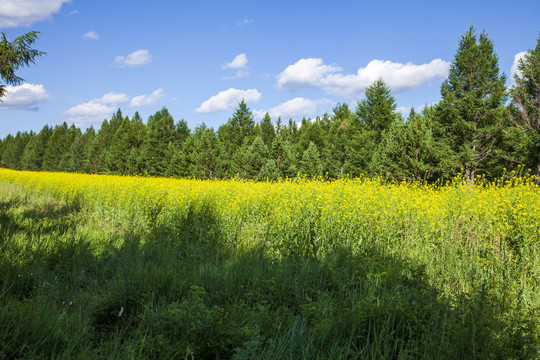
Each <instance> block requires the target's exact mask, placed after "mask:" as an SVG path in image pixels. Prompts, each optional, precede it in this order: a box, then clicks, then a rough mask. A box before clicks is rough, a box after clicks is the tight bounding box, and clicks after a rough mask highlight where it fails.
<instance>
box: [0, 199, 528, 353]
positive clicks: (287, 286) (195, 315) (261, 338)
mask: <svg viewBox="0 0 540 360" xmlns="http://www.w3.org/2000/svg"><path fill="white" fill-rule="evenodd" d="M16 206H19V205H18V204H16V203H13V204H10V203H6V202H4V203H2V204H0V226H1V229H2V236H3V238H2V245H1V253H0V275H1V277H0V279H1V280H0V281H1V283H0V284H1V285H0V329H3V330H0V358H2V357H7V358H18V357H53V356H54V357H57V358H71V357H74V356H75V355H77V356H79V357H84V358H105V357H106V358H141V359H154V358H163V359H175V358H180V359H184V358H187V359H255V358H258V359H359V358H371V359H376V358H380V359H407V358H410V359H416V358H429V359H432V358H435V359H436V358H442V359H445V358H461V359H467V358H470V359H476V358H488V357H495V358H531V357H534V356H535V355H536V354H538V350H537V348H536V345H537V344H536V343H535V342H534V339H535V338H534V336H533V335H534V326H535V322H534V320H531V319H530V318H526V313H525V312H523V313H519V312H517V311H514V310H513V309H508V308H505V307H504V304H498V303H493V300H492V299H493V298H492V295H493V294H492V293H491V292H490V289H489V288H487V287H485V286H480V287H479V288H477V289H475V290H474V291H473V292H472V293H469V294H462V295H459V296H457V297H454V298H452V299H449V298H445V297H443V296H442V294H440V293H439V291H438V290H437V289H435V288H433V287H432V286H431V285H430V281H429V278H428V277H427V275H426V271H425V270H424V268H423V266H422V264H419V263H417V262H416V261H414V260H412V259H407V258H401V257H398V256H396V255H391V254H389V253H387V252H385V251H384V250H383V249H382V248H380V247H378V246H377V245H376V244H375V242H374V243H372V244H370V245H365V246H364V247H363V248H360V249H358V248H356V249H351V248H347V247H346V246H342V245H339V241H335V242H334V243H335V244H336V245H335V246H334V248H333V249H332V250H331V251H328V252H327V255H325V256H318V257H316V256H313V255H309V254H307V255H306V254H303V253H302V249H301V248H296V249H293V250H294V251H289V253H292V254H294V255H290V256H286V257H282V258H276V257H275V256H273V255H272V252H271V251H269V248H271V246H270V245H269V244H270V243H271V242H272V239H269V238H266V237H265V234H264V233H258V234H254V235H252V236H253V238H252V239H251V241H252V244H253V246H239V244H238V243H234V244H231V243H226V242H225V241H224V240H223V239H225V238H227V237H226V236H225V233H224V232H225V231H227V230H226V227H225V226H224V224H221V223H220V221H219V219H218V218H217V217H216V216H215V215H214V213H213V211H212V210H211V209H210V208H207V207H204V206H203V207H200V208H197V209H195V208H192V209H191V210H190V211H189V212H188V215H187V216H185V217H184V218H175V219H168V220H167V221H166V222H165V223H163V222H161V223H160V222H158V223H156V225H155V226H154V227H153V228H152V229H151V230H150V232H149V233H145V234H142V233H138V232H136V231H134V230H133V229H131V230H127V231H125V232H123V233H120V234H115V235H114V236H113V235H110V234H102V236H103V237H111V238H110V241H109V243H110V245H106V246H102V247H101V248H99V249H96V248H95V245H94V244H93V243H92V240H91V239H89V238H87V237H85V236H84V235H81V233H80V232H78V231H77V226H78V225H77V222H75V221H72V220H73V218H76V216H77V212H78V209H77V208H76V207H71V208H57V207H54V206H53V207H51V208H48V207H45V208H36V209H30V210H25V211H24V212H23V215H21V216H19V217H13V216H11V215H10V214H12V212H11V211H10V210H13V209H12V208H13V207H16ZM49 221H53V222H54V221H57V222H58V223H57V224H56V225H55V226H52V227H45V229H47V230H46V231H45V230H43V231H41V232H35V230H36V229H43V227H42V226H41V225H40V223H43V222H49ZM78 221H83V219H80V218H79V219H78ZM256 237H260V238H256ZM229 238H230V237H229ZM244 240H246V239H244ZM248 240H250V239H248ZM29 242H33V243H34V245H36V244H38V243H43V245H42V246H37V245H36V246H32V247H29V246H28V243H29ZM117 244H121V245H120V246H119V245H117ZM22 250H24V251H22ZM509 311H513V314H512V317H508V316H506V315H505V314H507V313H508V312H509Z"/></svg>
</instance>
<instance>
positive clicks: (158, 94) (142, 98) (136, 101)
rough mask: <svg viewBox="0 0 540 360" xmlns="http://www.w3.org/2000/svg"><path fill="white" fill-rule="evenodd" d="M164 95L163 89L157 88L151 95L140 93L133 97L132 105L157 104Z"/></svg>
mask: <svg viewBox="0 0 540 360" xmlns="http://www.w3.org/2000/svg"><path fill="white" fill-rule="evenodd" d="M162 97H163V89H157V90H155V91H154V92H152V93H151V94H150V95H139V96H135V97H134V98H133V99H131V102H130V104H129V105H130V106H150V105H155V104H156V103H157V102H158V101H159V99H161V98H162Z"/></svg>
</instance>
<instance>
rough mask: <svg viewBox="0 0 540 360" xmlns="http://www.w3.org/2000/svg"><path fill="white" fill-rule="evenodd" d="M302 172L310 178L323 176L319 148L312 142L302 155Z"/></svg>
mask: <svg viewBox="0 0 540 360" xmlns="http://www.w3.org/2000/svg"><path fill="white" fill-rule="evenodd" d="M300 172H301V173H302V174H305V175H307V176H309V177H312V178H313V177H317V176H322V163H321V157H320V154H319V150H318V149H317V146H316V145H315V144H314V143H313V142H310V143H309V145H308V148H307V149H306V151H304V154H303V155H302V160H301V162H300Z"/></svg>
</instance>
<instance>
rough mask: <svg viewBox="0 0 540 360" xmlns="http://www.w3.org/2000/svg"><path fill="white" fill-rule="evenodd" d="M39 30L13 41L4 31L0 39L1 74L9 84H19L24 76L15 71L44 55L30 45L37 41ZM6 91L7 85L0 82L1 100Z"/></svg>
mask: <svg viewBox="0 0 540 360" xmlns="http://www.w3.org/2000/svg"><path fill="white" fill-rule="evenodd" d="M38 34H39V32H38V31H31V32H29V33H26V34H24V35H21V36H19V37H17V38H16V39H15V40H14V41H13V42H9V41H7V39H6V35H5V34H4V33H2V40H0V76H1V77H2V79H3V80H4V81H5V82H6V84H8V85H18V84H20V83H21V82H22V81H24V79H23V78H21V77H19V76H17V75H16V74H15V72H16V71H17V70H19V69H20V68H21V67H24V66H29V65H30V64H33V63H34V62H35V60H36V58H37V57H39V56H41V55H44V54H45V53H44V52H42V51H38V50H35V49H31V48H30V46H31V45H32V44H33V43H34V42H35V41H36V39H37V36H38ZM5 93H6V85H4V84H0V101H2V97H3V96H4V95H5Z"/></svg>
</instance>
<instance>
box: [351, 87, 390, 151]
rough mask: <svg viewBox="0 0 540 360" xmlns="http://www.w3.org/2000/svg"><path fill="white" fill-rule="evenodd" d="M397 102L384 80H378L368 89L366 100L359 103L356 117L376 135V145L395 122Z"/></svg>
mask: <svg viewBox="0 0 540 360" xmlns="http://www.w3.org/2000/svg"><path fill="white" fill-rule="evenodd" d="M395 111H396V100H395V99H394V97H393V96H392V95H391V94H390V87H388V85H386V83H385V82H384V81H383V80H382V79H380V78H379V79H377V80H375V82H374V83H373V84H371V85H370V86H369V87H368V88H367V89H366V98H365V99H363V100H362V101H360V102H359V103H358V106H357V107H356V115H357V116H358V119H360V121H361V122H362V123H363V124H365V126H366V128H367V130H368V131H371V132H372V133H373V135H374V140H375V143H379V142H380V141H381V139H382V132H383V131H385V130H386V129H388V128H389V127H390V125H391V124H392V123H393V122H394V120H395V117H396V114H395Z"/></svg>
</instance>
